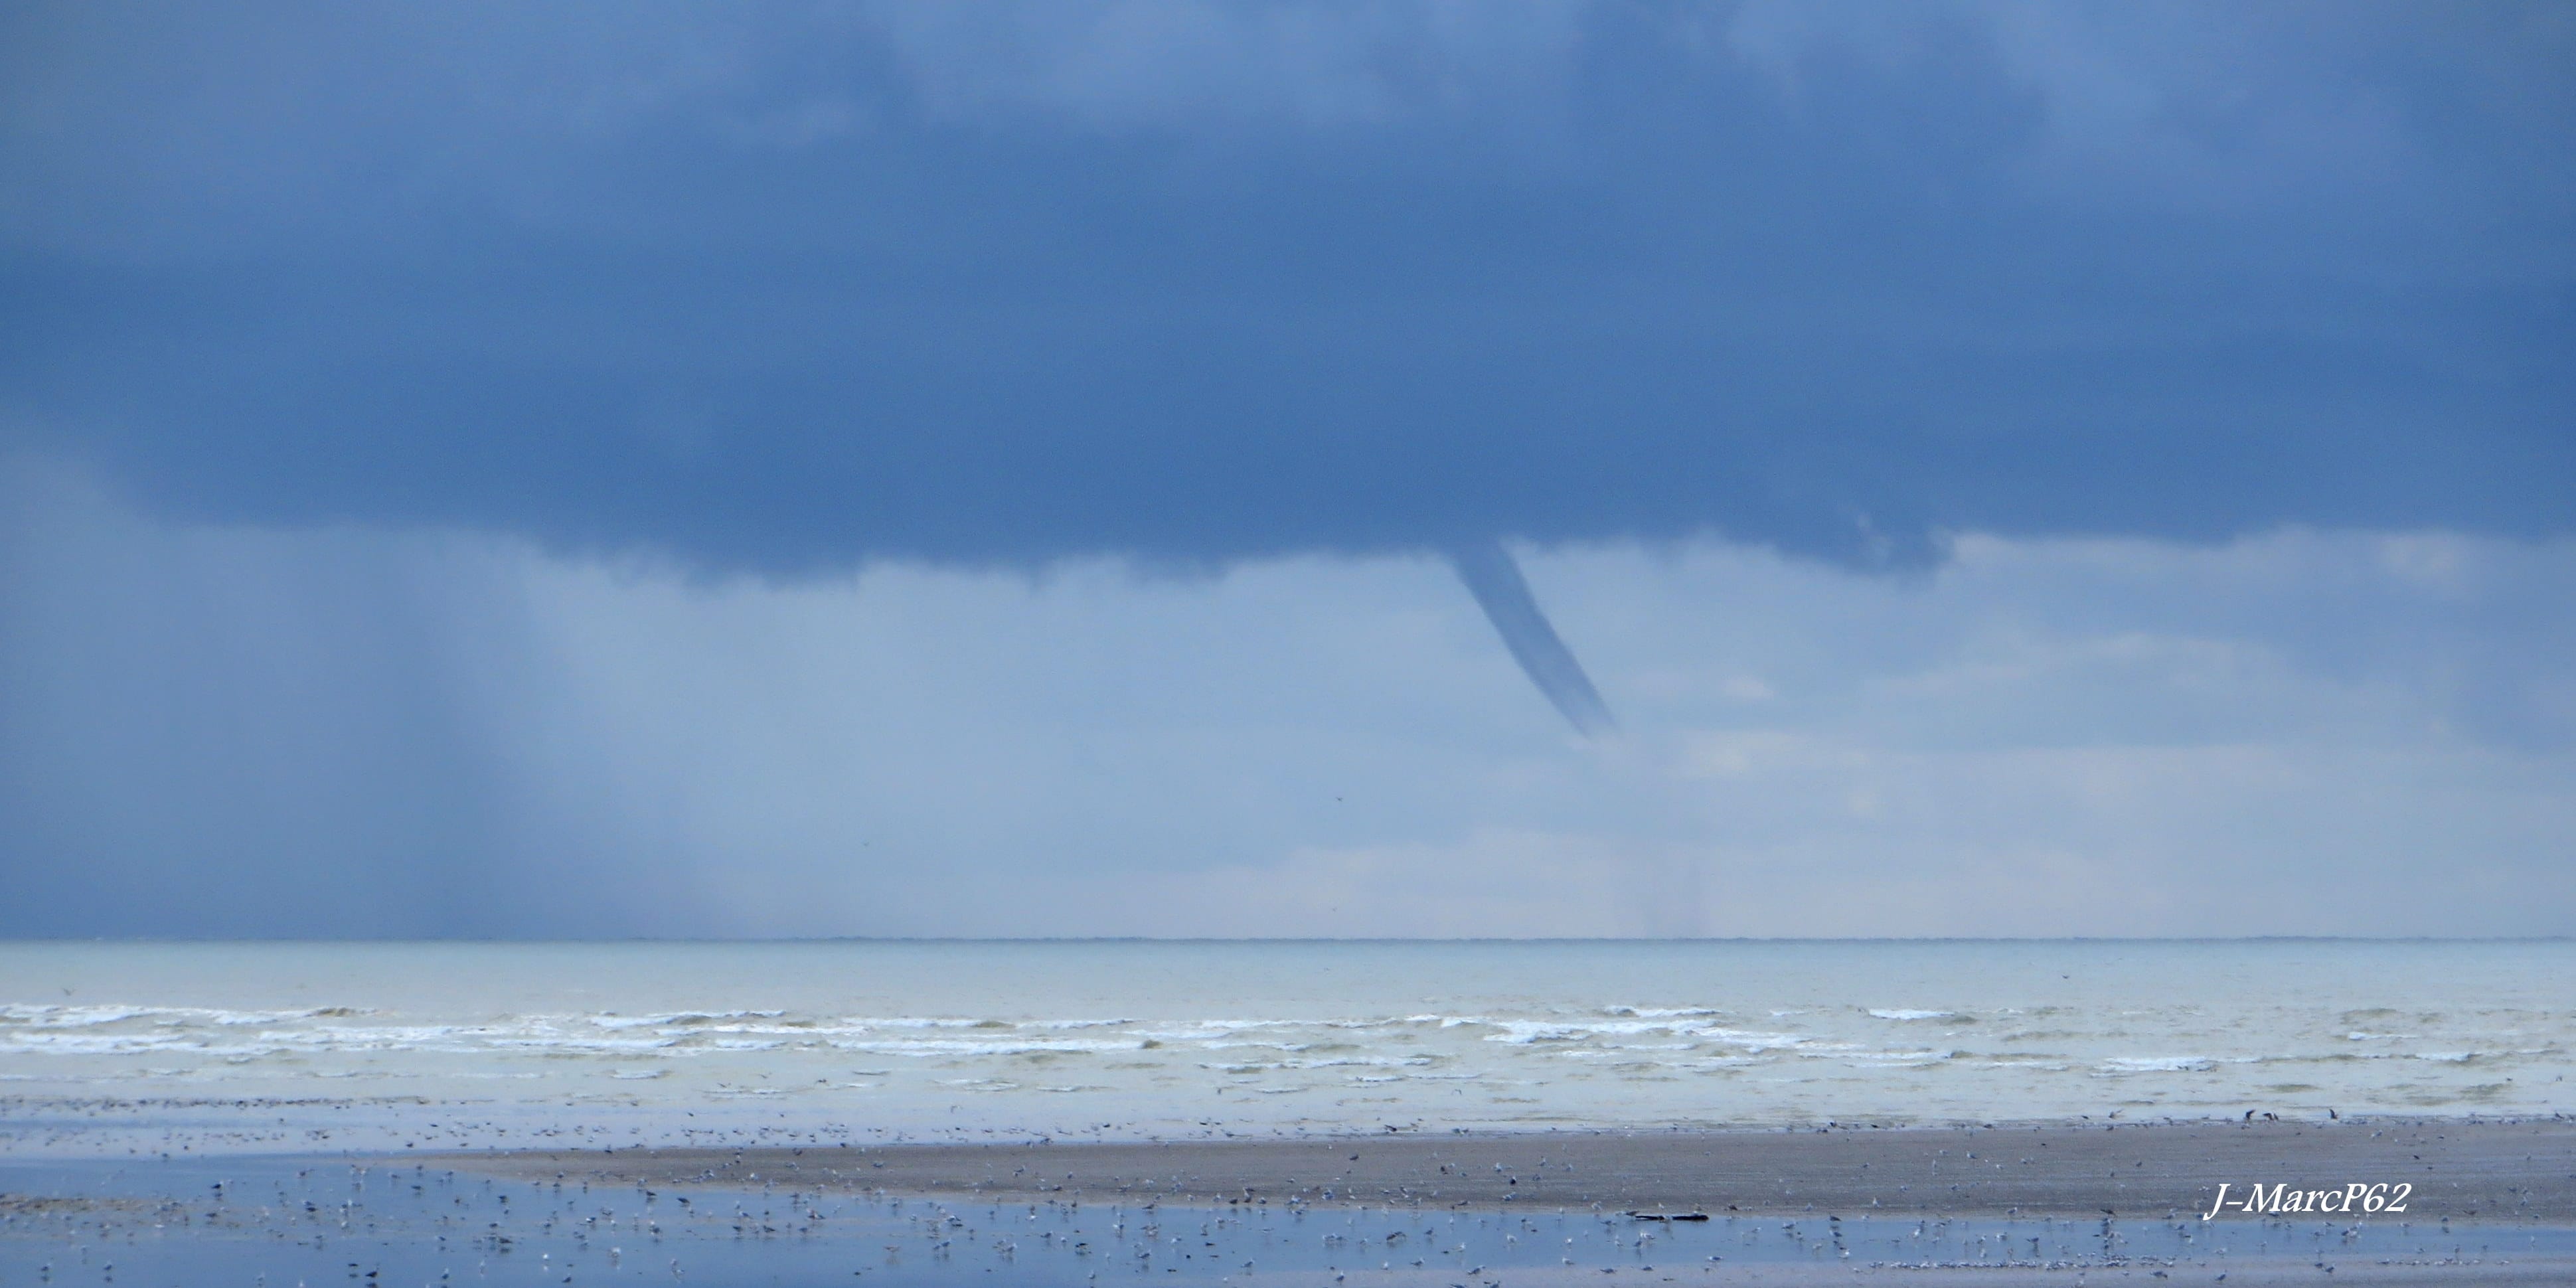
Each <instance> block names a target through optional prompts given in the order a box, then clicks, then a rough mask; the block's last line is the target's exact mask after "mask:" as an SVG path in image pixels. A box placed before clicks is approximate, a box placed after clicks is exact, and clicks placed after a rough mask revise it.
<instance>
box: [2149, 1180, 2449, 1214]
mask: <svg viewBox="0 0 2576 1288" xmlns="http://www.w3.org/2000/svg"><path fill="white" fill-rule="evenodd" d="M2234 1188H2235V1185H2234V1183H2233V1182H2228V1181H2221V1182H2219V1185H2218V1199H2217V1201H2216V1202H2213V1203H2211V1204H2210V1205H2209V1210H2208V1211H2206V1212H2203V1213H2201V1214H2200V1219H2201V1220H2203V1221H2215V1220H2217V1219H2218V1214H2219V1213H2221V1212H2242V1213H2244V1214H2245V1215H2247V1216H2271V1215H2273V1214H2275V1213H2281V1212H2403V1211H2405V1210H2406V1198H2407V1196H2408V1195H2410V1194H2413V1193H2414V1192H2415V1187H2414V1186H2412V1185H2409V1184H2407V1183H2406V1182H2403V1181H2400V1182H2397V1183H2396V1184H2393V1185H2392V1184H2389V1183H2387V1182H2385V1181H2383V1182H2381V1183H2379V1184H2376V1185H2364V1184H2362V1183H2361V1182H2359V1181H2355V1182H2353V1183H2352V1184H2350V1185H2346V1186H2344V1187H2343V1188H2342V1189H2333V1190H2297V1189H2292V1188H2290V1186H2289V1184H2288V1183H2287V1182H2283V1183H2281V1184H2279V1185H2274V1186H2272V1187H2270V1188H2268V1189H2266V1188H2265V1187H2263V1186H2261V1185H2249V1186H2246V1187H2245V1192H2244V1193H2243V1194H2240V1195H2238V1196H2236V1198H2235V1200H2234V1201H2233V1202H2231V1201H2229V1199H2228V1197H2227V1192H2228V1191H2229V1190H2231V1189H2234Z"/></svg>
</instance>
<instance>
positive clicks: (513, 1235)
mask: <svg viewBox="0 0 2576 1288" xmlns="http://www.w3.org/2000/svg"><path fill="white" fill-rule="evenodd" d="M0 1194H7V1195H11V1196H14V1197H13V1198H11V1199H10V1200H8V1201H6V1202H0V1283H20V1282H31V1281H32V1282H46V1283H61V1284H75V1283H102V1284H105V1283H124V1284H129V1285H131V1284H161V1283H172V1284H204V1283H213V1282H235V1283H253V1282H267V1283H272V1284H284V1283H289V1282H297V1281H302V1282H317V1283H318V1282H322V1281H323V1280H325V1279H326V1278H327V1279H329V1280H330V1281H333V1282H355V1283H365V1284H375V1285H392V1284H414V1283H417V1284H441V1283H445V1284H454V1283H461V1282H472V1283H487V1284H535V1283H547V1284H553V1283H567V1282H569V1283H595V1282H608V1283H620V1282H655V1283H665V1284H668V1283H694V1284H757V1283H827V1282H829V1283H845V1282H851V1281H853V1280H855V1281H858V1282H861V1283H874V1284H953V1283H958V1282H964V1281H969V1280H972V1281H976V1282H1004V1283H1011V1284H1029V1285H1068V1286H1069V1285H1088V1284H1094V1283H1097V1282H1099V1281H1102V1280H1107V1281H1111V1282H1118V1281H1122V1280H1126V1281H1138V1282H1144V1281H1149V1280H1150V1281H1154V1282H1165V1283H1169V1282H1182V1283H1219V1282H1234V1283H1260V1282H1264V1281H1265V1280H1267V1281H1274V1282H1289V1283H1318V1284H1320V1283H1326V1282H1330V1281H1331V1280H1332V1277H1333V1276H1335V1275H1337V1274H1340V1273H1343V1272H1351V1273H1354V1274H1360V1275H1362V1277H1363V1279H1365V1272H1370V1271H1380V1272H1384V1271H1402V1270H1406V1269H1410V1268H1415V1267H1421V1268H1425V1269H1428V1270H1432V1271H1436V1272H1438V1281H1439V1282H1458V1283H1477V1284H1487V1283H1505V1284H1507V1283H1509V1282H1511V1281H1512V1279H1513V1278H1514V1277H1515V1274H1514V1272H1516V1271H1527V1270H1531V1269H1535V1268H1551V1269H1552V1268H1556V1267H1560V1266H1569V1265H1570V1266H1577V1267H1583V1268H1586V1269H1599V1270H1605V1271H1631V1272H1638V1273H1644V1272H1649V1271H1653V1270H1655V1268H1656V1267H1658V1266H1660V1267H1662V1268H1663V1271H1662V1273H1664V1274H1670V1273H1672V1272H1674V1271H1676V1270H1677V1269H1679V1268H1682V1267H1695V1268H1696V1267H1712V1266H1714V1267H1718V1268H1724V1267H1728V1266H1744V1265H1748V1264H1750V1265H1777V1264H1781V1263H1803V1264H1810V1265H1822V1266H1834V1267H1853V1268H1860V1267H1870V1266H1908V1267H1922V1266H1988V1267H2000V1266H2013V1267H2023V1268H2031V1269H2037V1268H2041V1267H2056V1268H2059V1269H2069V1268H2077V1267H2134V1268H2140V1269H2149V1270H2152V1269H2154V1268H2158V1267H2169V1266H2172V1267H2179V1266H2192V1267H2203V1268H2211V1269H2216V1270H2221V1271H2223V1270H2226V1269H2230V1268H2234V1269H2239V1270H2242V1269H2244V1268H2246V1267H2247V1266H2248V1265H2251V1264H2262V1263H2272V1264H2277V1263H2280V1262H2283V1261H2288V1262H2292V1263H2295V1264H2298V1265H2301V1266H2302V1267H2305V1266H2307V1265H2308V1264H2310V1263H2313V1264H2315V1265H2319V1266H2322V1265H2325V1264H2331V1263H2334V1262H2349V1263H2353V1264H2367V1263H2373V1262H2378V1261H2385V1260H2398V1261H2406V1262H2412V1263H2418V1264H2429V1265H2459V1264H2477V1263H2487V1262H2494V1261H2497V1260H2502V1259H2510V1258H2517V1257H2520V1258H2531V1257H2566V1256H2569V1255H2571V1254H2576V1231H2571V1230H2566V1229H2560V1228H2556V1227H2534V1226H2519V1225H2473V1224H2449V1223H2444V1222H2439V1221H2417V1222H2399V1221H2376V1222H2351V1223H2336V1222H2297V1221H2269V1222H2224V1221H2222V1222H2212V1223H2203V1222H2200V1221H2197V1220H2195V1219H2192V1218H2190V1217H2188V1216H2186V1217H2184V1218H2182V1219H2179V1220H2164V1221H2156V1220H2118V1221H2114V1220H2087V1221H2027V1220H2025V1221H2014V1220H1991V1219H1989V1220H1976V1219H1960V1220H1946V1221H1945V1220H1914V1219H1904V1220H1897V1219H1871V1218H1867V1217H1839V1216H1832V1215H1817V1216H1813V1217H1805V1218H1800V1219H1795V1220H1781V1219H1777V1218H1772V1219H1760V1220H1757V1219H1752V1218H1740V1219H1728V1218H1726V1217H1724V1216H1723V1215H1722V1214H1721V1215H1719V1216H1718V1217H1717V1218H1716V1219H1712V1220H1708V1221H1704V1222H1667V1221H1641V1220H1638V1219H1636V1218H1635V1217H1633V1216H1630V1215H1628V1214H1624V1213H1615V1212H1609V1213H1605V1212H1594V1211H1572V1212H1569V1211H1565V1210H1561V1209H1559V1210H1547V1211H1526V1212H1490V1211H1481V1212H1480V1211H1445V1210H1438V1209H1421V1208H1410V1207H1378V1208H1315V1209H1303V1208H1298V1207H1295V1206H1292V1205H1286V1204H1282V1205H1276V1206H1253V1205H1244V1206H1240V1207H1228V1208H1201V1207H1188V1206H1176V1205H1169V1204H1165V1205H1155V1204H1130V1203H1118V1204H1112V1203H1089V1204H1078V1203H1038V1204H1031V1203H973V1202H953V1201H937V1200H928V1199H892V1198H883V1197H877V1196H871V1195H865V1194H848V1193H818V1192H810V1191H801V1190H798V1189H795V1188H793V1187H789V1186H769V1187H764V1188H758V1189H749V1188H746V1189H720V1188H708V1189H698V1188H692V1189H690V1190H689V1191H688V1192H687V1193H686V1194H685V1195H683V1194H680V1193H677V1192H673V1191H667V1190H663V1191H656V1190H651V1189H647V1188H643V1187H639V1186H634V1185H609V1184H600V1185H590V1184H585V1183H582V1182H580V1181H578V1180H568V1181H565V1182H560V1183H533V1182H525V1181H510V1180H499V1179H494V1178H489V1177H482V1176H477V1175H474V1174H472V1173H461V1172H453V1171H448V1170H445V1169H442V1168H438V1167H432V1166H394V1165H386V1164H382V1163H373V1164H370V1163H351V1162H348V1161H346V1160H334V1159H326V1158H294V1157H236V1158H230V1159H190V1160H179V1161H175V1162H162V1161H159V1160H152V1161H142V1162H130V1163H124V1164H102V1163H97V1162H87V1163H61V1162H53V1163H33V1164H31V1163H26V1162H20V1163H16V1164H0ZM1282 1276H1285V1278H1284V1279H1283V1278H1282ZM262 1277H264V1279H263V1278H262Z"/></svg>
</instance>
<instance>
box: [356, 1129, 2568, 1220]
mask: <svg viewBox="0 0 2576 1288" xmlns="http://www.w3.org/2000/svg"><path fill="white" fill-rule="evenodd" d="M404 1161H405V1162H410V1163H422V1162H429V1163H436V1164H438V1165H443V1166H448V1167H453V1168H457V1169H459V1170H463V1171H470V1172H478V1173H486V1174H492V1175H501V1176H509V1177H515V1178H520V1179H530V1180H547V1179H554V1178H556V1177H558V1176H560V1177H562V1178H563V1179H566V1180H573V1179H578V1180H581V1181H584V1182H587V1183H592V1184H600V1183H611V1184H640V1185H644V1186H647V1187H654V1188H664V1187H667V1188H675V1189H686V1188H689V1187H692V1186H706V1187H711V1188H742V1187H745V1186H750V1187H760V1186H763V1185H774V1186H792V1187H795V1188H800V1189H812V1190H817V1191H824V1192H871V1193H874V1192H882V1193H885V1194H889V1195H920V1196H927V1197H945V1198H959V1199H977V1200H994V1201H1011V1202H1023V1201H1025V1202H1083V1203H1101V1202H1119V1203H1172V1204H1184V1205H1191V1206H1220V1207H1221V1206H1226V1205H1230V1204H1244V1203H1251V1204H1263V1205H1268V1204H1300V1205H1312V1206H1355V1205H1356V1206H1380V1205H1407V1206H1416V1207H1424V1208H1462V1209H1489V1210H1492V1209H1502V1210H1508V1209H1512V1208H1519V1207H1523V1206H1527V1207H1530V1208H1535V1209H1543V1210H1548V1211H1553V1210H1556V1209H1558V1208H1582V1209H1590V1208H1595V1207H1598V1208H1600V1209H1602V1210H1605V1211H1613V1212H1623V1211H1630V1210H1634V1211H1639V1212H1662V1213H1699V1212H1705V1213H1710V1214H1712V1215H1715V1216H1719V1217H1724V1216H1728V1215H1735V1216H1774V1215H1802V1216H1825V1215H1829V1214H1830V1215H1838V1216H1845V1217H1852V1216H1887V1217H1907V1218H1912V1217H1964V1216H2015V1217H2022V1218H2029V1219H2053V1218H2079V1219H2088V1220H2098V1219H2100V1218H2102V1217H2103V1216H2105V1215H2110V1216H2113V1217H2117V1218H2123V1219H2159V1220H2161V1219H2168V1218H2170V1219H2181V1220H2197V1219H2198V1218H2199V1216H2200V1214H2202V1213H2205V1212H2207V1211H2209V1210H2210V1205H2211V1203H2212V1202H2213V1201H2214V1199H2215V1198H2216V1197H2217V1195H2218V1193H2219V1187H2220V1185H2221V1184H2222V1183H2224V1184H2228V1185H2230V1186H2232V1187H2233V1188H2232V1189H2231V1191H2230V1193H2231V1194H2232V1195H2236V1196H2242V1195H2243V1194H2244V1193H2245V1192H2246V1187H2247V1186H2249V1185H2254V1184H2261V1185H2265V1186H2282V1185H2287V1186H2288V1187H2289V1188H2290V1189H2291V1190H2292V1191H2295V1192H2298V1193H2300V1194H2303V1195H2304V1194H2307V1193H2308V1192H2310V1191H2315V1192H2318V1193H2324V1192H2326V1191H2329V1190H2330V1191H2332V1192H2333V1194H2334V1197H2335V1199H2343V1198H2346V1197H2348V1191H2349V1187H2351V1186H2355V1185H2360V1186H2364V1187H2367V1186H2371V1185H2391V1186H2393V1185H2400V1184H2402V1185H2406V1186H2409V1187H2411V1189H2410V1191H2409V1194H2408V1197H2407V1200H2406V1209H2405V1211H2403V1212H2402V1213H2379V1214H2366V1213H2363V1212H2359V1211H2355V1212H2352V1213H2351V1214H2350V1215H2349V1216H2345V1215H2344V1214H2342V1213H2339V1212H2337V1211H2335V1210H2333V1208H2332V1207H2329V1208H2328V1210H2327V1211H2325V1212H2323V1213H2303V1214H2302V1215H2300V1216H2298V1217H2277V1218H2275V1219H2306V1220H2316V1221H2332V1220H2338V1219H2348V1220H2360V1219H2363V1218H2364V1217H2365V1216H2367V1217H2368V1219H2370V1220H2373V1221H2405V1222H2413V1223H2418V1224H2427V1223H2438V1222H2441V1221H2443V1220H2446V1219H2448V1220H2459V1221H2474V1222H2479V1223H2488V1222H2498V1221H2505V1222H2522V1223H2533V1224H2549V1225H2565V1224H2570V1223H2576V1121H2568V1120H2564V1119H2541V1120H2522V1121H2497V1120H2473V1119H2428V1120H2408V1121H2404V1122H2390V1121H2386V1120H2375V1121H2369V1122H2360V1121H2349V1122H2339V1123H2323V1124H2320V1123H2313V1122H2298V1123H2292V1122H2254V1123H2221V1122H2183V1123H2153V1124H2149V1123H2140V1124H2094V1123H2075V1124H2066V1123H2058V1124H2017V1125H2000V1124H1999V1125H1997V1126H1993V1127H1952V1128H1920V1127H1904V1128H1886V1129H1874V1128H1866V1127H1862V1128H1824V1129H1803V1130H1782V1129H1777V1128H1774V1129H1768V1130H1751V1129H1748V1130H1743V1131H1687V1132H1685V1131H1672V1132H1636V1131H1625V1132H1615V1131H1591V1132H1533V1133H1513V1134H1456V1135H1433V1134H1421V1135H1416V1134H1410V1133H1407V1134H1388V1135H1381V1136H1346V1137H1321V1138H1276V1139H1228V1140H1178V1141H1169V1142H1152V1143H1139V1142H1111V1141H1075V1142H1047V1143H1017V1144H972V1145H961V1144H903V1145H873V1146H862V1145H851V1146H847V1147H834V1146H813V1147H806V1148H772V1147H760V1148H744V1149H727V1148H677V1149H673V1148H635V1149H621V1150H614V1151H610V1150H524V1151H495V1152H487V1153H452V1154H439V1155H434V1156H416V1155H405V1156H404ZM2392 1192H2393V1191H2381V1193H2382V1194H2383V1195H2384V1194H2386V1193H2392ZM2333 1201H2334V1200H2328V1202H2329V1203H2331V1202H2333ZM2352 1201H2353V1202H2354V1203H2356V1204H2358V1203H2359V1202H2361V1201H2364V1200H2361V1199H2353V1200H2352ZM2222 1219H2226V1220H2244V1219H2259V1218H2252V1217H2247V1216H2245V1215H2244V1214H2242V1213H2238V1212H2228V1213H2223V1214H2222Z"/></svg>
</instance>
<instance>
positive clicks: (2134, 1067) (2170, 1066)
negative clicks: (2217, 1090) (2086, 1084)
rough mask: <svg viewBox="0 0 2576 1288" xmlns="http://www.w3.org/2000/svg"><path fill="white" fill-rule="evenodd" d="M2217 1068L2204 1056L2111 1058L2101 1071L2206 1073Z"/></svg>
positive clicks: (2212, 1061) (2112, 1072) (2124, 1072)
mask: <svg viewBox="0 0 2576 1288" xmlns="http://www.w3.org/2000/svg"><path fill="white" fill-rule="evenodd" d="M2217 1067H2218V1061H2216V1060H2213V1059H2211V1058H2209V1057H2208V1056H2205V1055H2155V1056H2113V1057H2111V1058H2110V1059H2108V1060H2105V1061H2103V1062H2102V1071H2103V1072H2104V1073H2111V1074H2126V1073H2207V1072H2209V1071H2210V1070H2212V1069H2215V1068H2217Z"/></svg>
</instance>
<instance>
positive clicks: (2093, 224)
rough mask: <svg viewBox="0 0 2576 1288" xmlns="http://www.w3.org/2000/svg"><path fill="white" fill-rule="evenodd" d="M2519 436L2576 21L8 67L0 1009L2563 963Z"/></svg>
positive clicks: (1955, 8) (169, 29) (1494, 19)
mask: <svg viewBox="0 0 2576 1288" xmlns="http://www.w3.org/2000/svg"><path fill="white" fill-rule="evenodd" d="M2571 352H2576V18H2571V17H2570V15H2569V13H2568V11H2567V10H2566V9H2565V7H2564V6H2556V5H2548V4H2532V5H2516V4H2491V5H2477V4H2425V5H2392V4H2364V3H2340V4H2315V5H2309V4H2289V3H2272V4H2258V5H2244V4H2229V5H2192V4H2155V5H2137V6H2118V7H2114V6H2066V5H2020V4H1991V3H1979V4H1971V3H1917V4H1903V5H1899V4H1879V5H1858V4H1856V5H1843V6H1816V5H1808V4H1768V3H1744V4H1731V5H1730V4H1714V3H1712V4H1693V5H1661V4H1651V3H1540V2H1536V0H1534V2H1533V3H1529V4H1523V5H1516V6H1492V5H1466V4H1451V3H1412V4H1399V3H1389V4H1359V5H1352V4H1330V5H1323V4H1316V5H1309V4H1297V3H1256V2H1252V0H1244V2H1242V3H1232V4H1190V3H1181V2H1179V0H1172V2H1158V3H1101V4H1096V5H1089V6H1068V5H1059V4H1030V5H1009V4H1001V5H990V6H975V7H958V6H947V5H930V4H920V5H875V4H852V5H772V6H740V7H734V8H728V9H721V10H704V9H684V8H652V9H641V10H639V9H635V8H633V7H631V6H622V5H609V4H599V5H580V4H571V5H563V6H549V7H541V8H529V7H526V6H507V5H493V6H476V5H454V6H440V7H436V8H422V7H419V6H399V5H368V4H329V5H312V6H298V5H291V4H277V5H269V6H261V7H258V8H257V9H255V10H253V11H246V12H221V11H216V10H210V9H206V8H204V7H202V6H187V5H169V6H152V5H122V4H78V5H72V4H63V5H50V4H29V5H16V6H11V7H9V9H8V10H7V12H6V13H5V15H0V819H6V820H7V823H6V825H5V826H0V887H5V888H6V889H7V890H8V891H10V892H11V895H12V897H10V898H7V899H0V934H5V935H22V936H23V935H32V936H48V935H110V936H116V935H155V936H199V935H203V936H334V935H348V936H380V935H381V936H501V937H526V936H554V935H571V936H620V935H711V936H731V935H744V936H770V935H843V934H869V935H1140V934H1141V935H1437V936H1454V935H1505V936H1521V935H1701V934H1706V935H1759V934H1800V935H1989V934H2001V935H2056V934H2086V935H2123V934H2154V935H2175V934H2180V935H2194V934H2336V933H2351V934H2566V933H2576V880H2570V879H2569V876H2568V869H2569V866H2570V860H2571V859H2572V858H2576V663H2571V662H2569V661H2568V660H2567V659H2568V658H2570V657H2576V629H2571V627H2576V594H2571V591H2576V374H2571V373H2576V362H2570V361H2569V355H2570V353H2571ZM1498 627H1499V628H1500V630H1499V631H1498ZM1533 680H1536V681H1537V682H1538V683H1537V684H1533Z"/></svg>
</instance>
